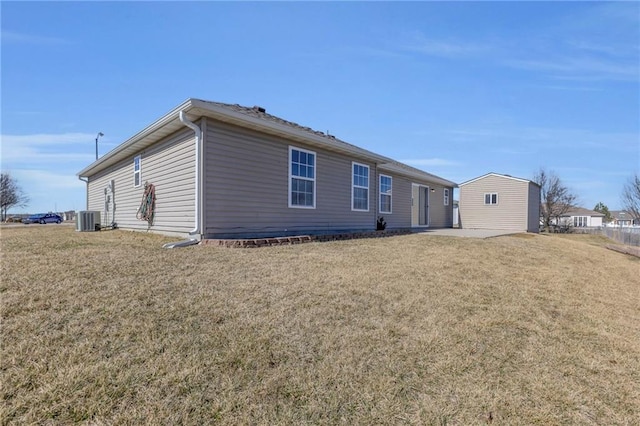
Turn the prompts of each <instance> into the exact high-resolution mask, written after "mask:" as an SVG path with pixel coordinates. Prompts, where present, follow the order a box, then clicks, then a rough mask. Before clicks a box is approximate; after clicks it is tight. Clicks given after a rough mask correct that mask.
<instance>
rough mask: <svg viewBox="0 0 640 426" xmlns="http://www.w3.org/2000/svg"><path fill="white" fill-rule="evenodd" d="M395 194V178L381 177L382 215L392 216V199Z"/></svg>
mask: <svg viewBox="0 0 640 426" xmlns="http://www.w3.org/2000/svg"><path fill="white" fill-rule="evenodd" d="M392 194H393V178H392V177H391V176H386V175H380V213H388V214H391V201H392V200H391V198H392Z"/></svg>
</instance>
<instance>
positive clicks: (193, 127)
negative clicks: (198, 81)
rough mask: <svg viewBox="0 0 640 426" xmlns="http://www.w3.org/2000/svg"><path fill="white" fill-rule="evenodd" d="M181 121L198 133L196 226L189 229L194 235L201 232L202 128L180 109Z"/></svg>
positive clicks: (190, 233) (196, 148)
mask: <svg viewBox="0 0 640 426" xmlns="http://www.w3.org/2000/svg"><path fill="white" fill-rule="evenodd" d="M180 121H181V122H182V124H184V125H185V126H187V127H189V128H191V129H192V130H193V131H194V132H195V134H196V140H195V145H196V146H195V160H196V172H195V179H196V182H195V202H194V204H195V206H194V208H195V220H194V222H195V223H194V228H193V229H192V230H191V231H189V235H194V234H200V233H201V232H200V162H201V158H200V157H201V155H200V145H201V142H202V130H201V129H200V127H198V126H197V125H196V124H195V123H193V122H191V121H189V120H188V119H187V115H186V114H185V113H184V111H180ZM197 237H198V239H199V238H200V236H199V235H198V236H197Z"/></svg>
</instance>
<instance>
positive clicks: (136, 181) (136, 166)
mask: <svg viewBox="0 0 640 426" xmlns="http://www.w3.org/2000/svg"><path fill="white" fill-rule="evenodd" d="M140 170H141V168H140V156H139V155H137V156H135V157H133V186H140Z"/></svg>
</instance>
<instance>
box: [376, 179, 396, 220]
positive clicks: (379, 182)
mask: <svg viewBox="0 0 640 426" xmlns="http://www.w3.org/2000/svg"><path fill="white" fill-rule="evenodd" d="M383 177H385V178H389V184H390V186H391V190H390V191H389V193H386V192H384V193H383V192H382V178H383ZM383 195H388V196H389V211H388V212H387V211H383V210H382V196H383ZM378 213H381V214H383V213H384V214H393V176H389V175H383V174H380V175H379V176H378Z"/></svg>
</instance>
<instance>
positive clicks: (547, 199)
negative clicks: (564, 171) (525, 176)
mask: <svg viewBox="0 0 640 426" xmlns="http://www.w3.org/2000/svg"><path fill="white" fill-rule="evenodd" d="M533 181H534V182H535V183H537V184H538V185H540V215H541V216H542V224H543V226H544V228H545V230H546V231H547V232H549V229H550V228H551V225H552V224H556V225H560V218H561V217H562V216H563V215H564V214H565V213H567V212H568V211H569V210H571V208H572V207H573V206H574V204H575V202H576V200H577V199H578V197H577V196H576V195H575V194H574V193H572V192H571V190H570V189H569V188H567V187H566V186H565V185H564V184H563V183H562V181H561V180H560V178H559V177H558V175H557V174H556V173H555V172H554V171H547V170H545V169H544V168H543V167H541V168H540V170H539V171H538V172H537V173H536V174H535V175H534V177H533Z"/></svg>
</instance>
